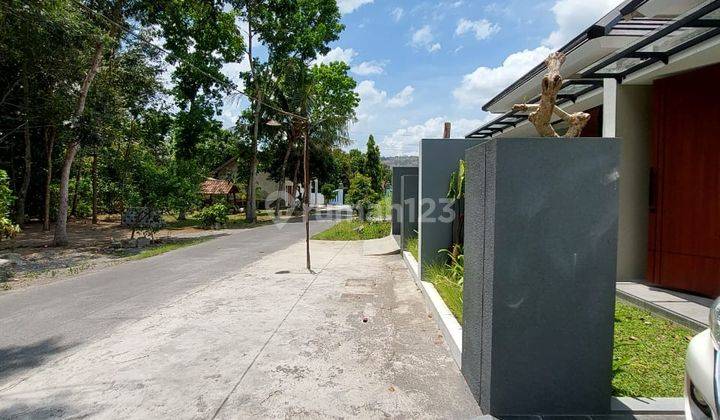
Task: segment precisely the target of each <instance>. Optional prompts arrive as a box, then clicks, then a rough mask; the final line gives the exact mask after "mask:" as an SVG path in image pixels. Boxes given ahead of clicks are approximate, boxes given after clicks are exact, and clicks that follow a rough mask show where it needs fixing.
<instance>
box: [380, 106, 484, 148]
mask: <svg viewBox="0 0 720 420" xmlns="http://www.w3.org/2000/svg"><path fill="white" fill-rule="evenodd" d="M490 118H492V116H490V115H487V116H486V117H485V118H482V119H465V118H462V119H457V120H452V119H448V118H447V117H434V118H430V119H428V120H427V121H425V122H424V123H421V124H417V125H412V126H408V127H405V128H400V129H398V130H395V132H393V133H392V134H390V135H389V136H385V137H384V138H383V140H382V141H381V143H380V147H381V149H382V152H383V155H384V156H396V155H398V156H401V155H417V154H418V142H419V141H420V140H422V139H428V138H440V137H442V134H443V128H444V124H445V122H446V121H450V122H451V123H452V137H463V136H465V134H467V133H469V132H470V131H472V130H474V129H476V128H478V127H480V126H482V125H483V124H485V123H486V122H488V121H489V120H490Z"/></svg>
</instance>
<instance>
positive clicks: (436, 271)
mask: <svg viewBox="0 0 720 420" xmlns="http://www.w3.org/2000/svg"><path fill="white" fill-rule="evenodd" d="M415 252H417V251H415ZM416 258H417V257H416ZM449 271H450V268H449V267H448V266H447V265H445V264H433V265H428V266H425V280H426V281H429V282H430V283H432V284H433V286H435V289H436V290H437V292H438V294H440V297H442V299H443V300H444V301H445V304H446V305H447V306H448V309H450V312H452V314H453V315H455V318H457V320H458V322H459V323H460V325H462V315H463V314H462V312H463V300H462V286H460V285H458V284H457V283H456V282H454V281H452V280H450V275H449Z"/></svg>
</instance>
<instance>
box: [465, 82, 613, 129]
mask: <svg viewBox="0 0 720 420" xmlns="http://www.w3.org/2000/svg"><path fill="white" fill-rule="evenodd" d="M602 87H603V82H602V80H592V79H572V80H567V81H565V83H564V84H563V87H562V89H560V92H558V96H557V98H558V100H557V104H558V105H563V106H567V105H568V104H578V103H581V102H584V101H585V100H586V99H587V98H588V97H590V96H595V95H596V94H598V93H601V92H602ZM539 102H540V95H537V96H535V97H534V98H533V99H531V100H530V101H528V102H527V103H529V104H536V103H539ZM593 106H596V105H592V106H589V108H592V107H593ZM585 109H588V108H585ZM580 110H583V109H580ZM527 118H528V115H527V113H521V112H516V111H510V112H507V113H505V114H503V115H501V116H500V117H498V118H496V119H494V120H492V121H490V122H489V123H487V124H485V125H484V126H482V127H480V128H478V129H476V130H474V131H472V132H470V133H468V134H467V136H466V137H467V138H478V139H483V138H490V137H494V136H498V135H500V134H502V133H504V132H506V131H509V130H512V129H514V128H516V127H518V126H520V125H522V124H524V123H526V122H527Z"/></svg>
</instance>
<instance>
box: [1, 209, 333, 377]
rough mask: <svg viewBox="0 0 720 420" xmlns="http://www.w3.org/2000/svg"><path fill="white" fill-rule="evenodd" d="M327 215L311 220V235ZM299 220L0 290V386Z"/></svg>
mask: <svg viewBox="0 0 720 420" xmlns="http://www.w3.org/2000/svg"><path fill="white" fill-rule="evenodd" d="M332 223H334V222H332V221H318V222H312V223H311V234H313V233H315V232H319V231H322V230H324V229H327V228H328V227H329V226H331V224H332ZM304 235H305V232H304V224H303V223H288V224H285V225H283V227H282V229H279V228H278V226H276V225H269V226H263V227H259V228H254V229H246V230H228V231H226V232H223V233H222V234H221V235H219V237H218V238H216V239H213V240H211V241H208V242H204V243H201V244H199V245H195V246H191V247H188V248H184V249H180V250H176V251H172V252H169V253H167V254H163V255H160V256H157V257H153V258H149V259H145V260H139V261H134V262H128V263H124V264H121V265H118V266H115V267H111V268H106V269H103V270H100V271H96V272H90V273H86V274H81V275H79V276H77V277H73V278H69V279H65V280H60V281H57V282H53V283H50V284H45V285H39V286H34V287H28V288H26V289H21V290H18V291H11V292H7V293H3V294H0V389H2V388H3V386H4V385H5V384H6V383H7V382H8V381H9V380H10V379H11V378H14V380H16V379H17V377H18V376H21V375H22V374H23V372H25V371H29V370H32V369H34V368H37V367H39V366H41V365H42V364H44V363H47V362H48V361H51V360H57V359H58V358H61V357H63V355H64V354H67V353H68V351H69V350H71V349H73V348H75V347H77V346H79V345H82V344H85V343H87V342H89V341H92V340H94V339H98V338H101V337H104V336H107V335H109V334H110V333H111V332H112V331H113V329H114V328H116V327H117V326H118V325H120V324H122V323H124V322H127V321H131V320H135V319H142V318H143V317H144V316H146V315H147V314H148V313H150V312H151V311H153V310H154V309H157V308H159V307H162V306H163V305H167V304H171V303H172V302H173V301H174V300H175V299H177V298H179V297H181V296H183V294H184V293H186V292H187V291H189V290H192V289H194V288H196V287H198V286H202V285H204V284H208V283H211V282H213V281H217V280H220V279H222V278H225V277H230V276H232V275H234V274H235V273H237V272H239V271H241V270H242V269H243V268H244V267H245V266H247V265H248V264H250V263H252V262H255V261H257V260H259V259H261V258H263V256H264V255H266V254H271V253H273V252H276V251H279V250H282V249H285V248H287V247H288V246H290V245H291V244H293V243H297V242H298V241H301V240H302V239H303V238H304Z"/></svg>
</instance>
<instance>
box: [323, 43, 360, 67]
mask: <svg viewBox="0 0 720 420" xmlns="http://www.w3.org/2000/svg"><path fill="white" fill-rule="evenodd" d="M357 55H358V54H357V53H356V52H355V50H353V49H352V48H346V49H343V48H340V47H335V48H333V49H332V50H330V51H328V53H327V54H325V55H322V56H320V57H318V58H316V59H315V60H314V61H313V64H329V63H332V62H333V61H342V62H343V63H346V64H350V63H351V62H352V61H353V59H354V58H355V57H357Z"/></svg>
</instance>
